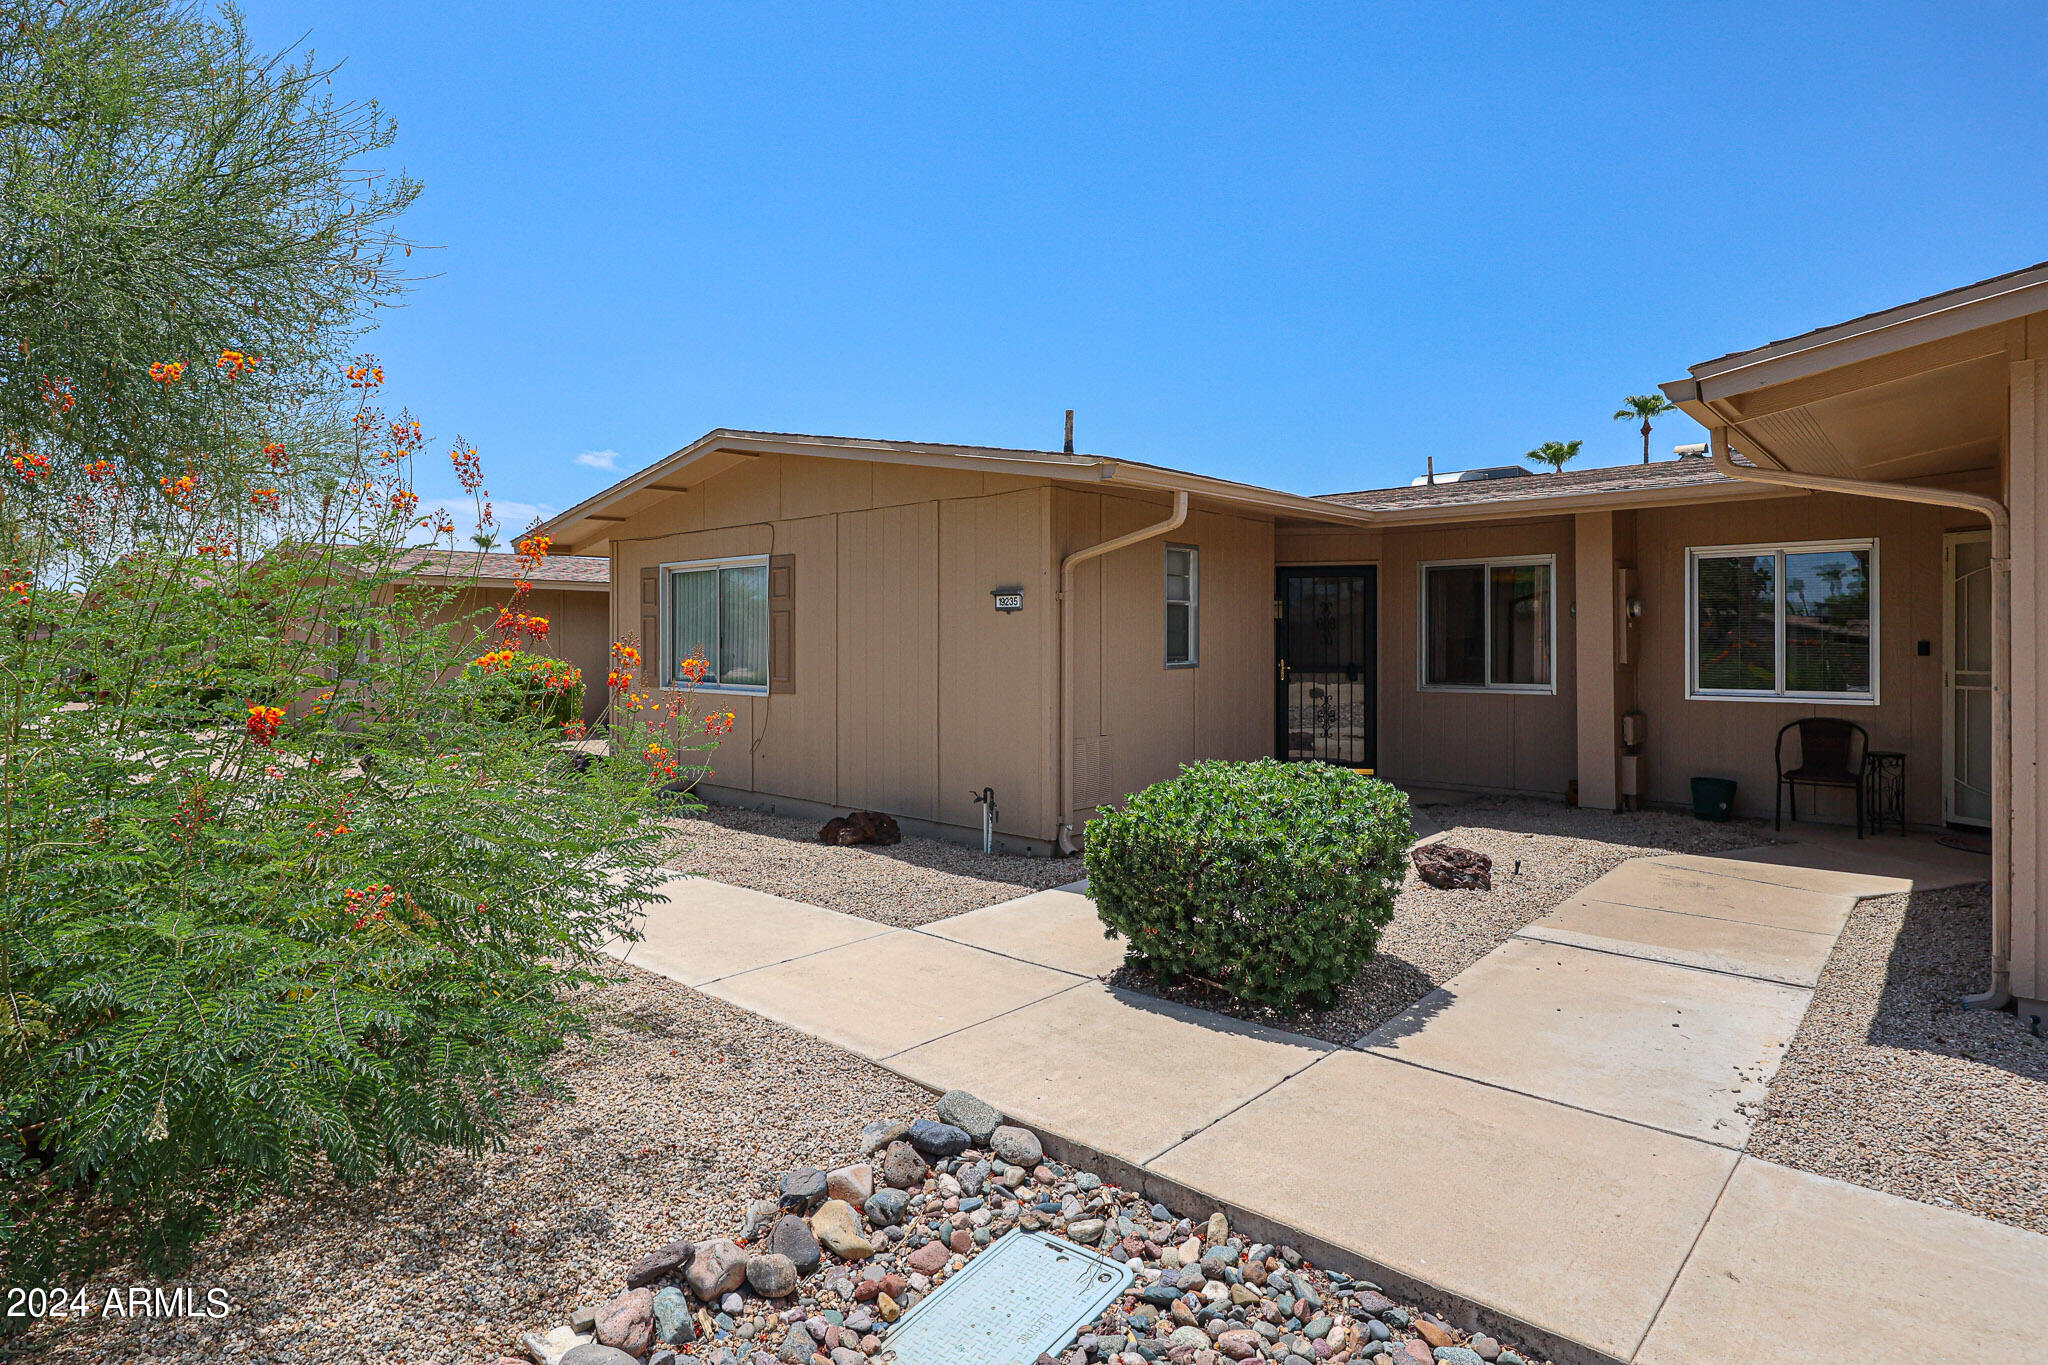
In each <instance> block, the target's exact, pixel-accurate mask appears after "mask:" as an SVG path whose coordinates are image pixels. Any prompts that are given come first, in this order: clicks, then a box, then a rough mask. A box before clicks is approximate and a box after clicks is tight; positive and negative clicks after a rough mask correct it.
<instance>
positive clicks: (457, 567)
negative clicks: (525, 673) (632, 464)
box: [398, 549, 612, 721]
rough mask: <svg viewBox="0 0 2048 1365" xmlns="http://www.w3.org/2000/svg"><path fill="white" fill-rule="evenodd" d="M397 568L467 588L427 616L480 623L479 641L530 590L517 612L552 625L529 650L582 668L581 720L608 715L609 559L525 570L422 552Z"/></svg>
mask: <svg viewBox="0 0 2048 1365" xmlns="http://www.w3.org/2000/svg"><path fill="white" fill-rule="evenodd" d="M398 568H399V570H400V571H401V572H403V573H404V574H405V576H406V579H407V580H409V581H412V582H418V583H423V584H431V585H433V586H435V587H446V586H447V585H448V583H449V582H451V581H454V582H461V583H463V584H464V586H463V588H462V590H461V591H460V592H459V593H457V594H456V595H455V597H454V599H453V600H452V601H451V602H449V603H447V604H446V605H444V606H440V607H437V608H436V609H435V610H434V611H433V613H432V614H431V615H430V616H429V617H428V618H427V619H428V620H429V621H432V622H446V621H475V622H477V623H478V624H477V626H476V633H477V636H478V639H479V641H480V642H481V640H482V639H483V638H484V636H485V635H486V634H487V633H488V631H489V627H490V622H491V619H492V618H493V617H494V616H495V614H496V612H497V610H498V609H499V608H500V607H501V606H503V605H505V604H506V603H507V602H509V601H510V600H511V598H512V593H513V590H514V587H515V585H516V584H517V583H519V582H522V581H524V582H527V583H530V584H532V585H533V586H532V588H531V590H530V591H529V592H528V593H527V595H526V598H525V600H524V605H523V606H522V607H521V608H520V609H521V610H522V611H524V612H525V613H527V614H528V615H530V616H544V617H546V618H547V620H548V633H547V638H546V639H545V640H542V641H537V642H529V643H528V645H527V646H526V647H527V648H528V649H531V650H533V651H535V652H538V653H544V654H551V655H554V656H555V657H557V658H561V659H566V660H568V661H569V662H570V663H572V664H575V665H576V666H577V667H578V668H580V669H582V670H583V682H584V693H583V719H584V720H585V721H595V720H597V718H598V717H599V716H601V715H602V714H603V713H604V706H605V687H604V678H605V673H606V671H607V670H608V669H609V668H610V666H611V662H610V660H611V641H612V635H611V628H612V627H611V561H610V560H608V559H606V558H604V557H602V556H593V555H550V556H548V557H547V558H545V559H543V560H541V561H540V562H539V563H538V564H535V563H531V562H529V563H526V564H524V565H522V564H521V562H520V559H519V556H518V555H509V554H490V553H486V552H481V551H475V550H435V549H421V550H413V551H409V552H407V554H406V556H405V558H404V559H402V560H401V561H400V562H399V564H398Z"/></svg>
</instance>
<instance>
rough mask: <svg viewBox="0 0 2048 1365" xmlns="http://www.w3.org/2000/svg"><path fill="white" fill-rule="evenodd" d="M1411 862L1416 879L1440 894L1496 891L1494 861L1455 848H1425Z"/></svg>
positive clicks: (1415, 852) (1410, 856) (1412, 855)
mask: <svg viewBox="0 0 2048 1365" xmlns="http://www.w3.org/2000/svg"><path fill="white" fill-rule="evenodd" d="M1408 860H1409V861H1410V862H1412V863H1413V864H1414V865H1415V875H1416V876H1417V877H1420V878H1421V879H1422V880H1423V881H1425V882H1427V883H1428V884H1429V885H1431V886H1434V887H1436V888H1437V889H1438V890H1440V891H1467V890H1477V891H1491V890H1493V859H1491V858H1489V857H1487V856H1486V855H1485V854H1484V853H1481V852H1479V851H1478V850H1477V849H1470V848H1459V847H1457V846H1456V845H1454V844H1422V845H1420V846H1419V847H1417V848H1415V849H1413V850H1411V851H1410V852H1409V854H1408Z"/></svg>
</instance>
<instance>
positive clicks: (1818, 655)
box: [1692, 541, 1877, 700]
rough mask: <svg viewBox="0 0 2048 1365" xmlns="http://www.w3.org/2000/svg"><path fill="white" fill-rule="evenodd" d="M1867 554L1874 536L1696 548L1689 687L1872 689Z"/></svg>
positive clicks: (1857, 693)
mask: <svg viewBox="0 0 2048 1365" xmlns="http://www.w3.org/2000/svg"><path fill="white" fill-rule="evenodd" d="M1876 556H1877V544H1876V542H1875V541H1872V542H1869V543H1867V544H1860V545H1849V546H1826V545H1821V546H1797V545H1788V546H1784V547H1767V548H1762V549H1751V548H1747V547H1745V548H1744V549H1742V550H1739V551H1728V552H1723V551H1718V550H1700V551H1695V552H1694V554H1693V559H1692V573H1693V580H1692V590H1693V623H1692V625H1693V686H1694V690H1695V691H1696V692H1703V693H1716V694H1721V695H1727V696H1759V697H1776V696H1808V697H1831V696H1838V697H1847V698H1855V699H1859V700H1860V699H1865V698H1869V697H1872V696H1874V695H1875V688H1874V685H1873V679H1874V677H1875V671H1874V659H1875V652H1874V651H1875V648H1876V630H1875V628H1874V627H1875V620H1876V618H1875V616H1874V615H1873V613H1872V611H1871V582H1872V572H1873V569H1874V566H1875V564H1876Z"/></svg>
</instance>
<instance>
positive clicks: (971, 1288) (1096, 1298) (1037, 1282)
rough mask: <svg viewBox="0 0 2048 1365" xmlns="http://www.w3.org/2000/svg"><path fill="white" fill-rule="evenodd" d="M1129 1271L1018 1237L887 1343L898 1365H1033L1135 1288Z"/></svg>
mask: <svg viewBox="0 0 2048 1365" xmlns="http://www.w3.org/2000/svg"><path fill="white" fill-rule="evenodd" d="M1136 1278H1137V1276H1136V1274H1135V1273H1134V1272H1133V1271H1132V1270H1131V1268H1130V1267H1129V1266H1128V1265H1125V1264H1123V1263H1122V1262H1119V1261H1112V1260H1111V1259H1110V1258H1109V1257H1107V1256H1102V1255H1099V1254H1097V1253H1096V1252H1093V1251H1089V1250H1087V1249H1086V1248H1084V1247H1078V1246H1076V1245H1074V1244H1073V1243H1072V1242H1069V1241H1065V1240H1063V1239H1061V1238H1058V1237H1054V1236H1051V1235H1050V1234H1048V1233H1043V1232H1013V1233H1010V1234H1009V1235H1008V1236H1006V1237H1003V1238H1000V1239H998V1240H997V1242H996V1243H995V1245H993V1246H991V1247H990V1248H989V1249H988V1250H987V1251H984V1252H982V1253H981V1254H980V1255H979V1256H977V1257H975V1258H974V1259H973V1260H971V1261H969V1262H968V1263H967V1268H966V1269H965V1270H963V1271H961V1272H960V1273H959V1274H958V1275H955V1276H954V1277H953V1278H952V1279H950V1280H947V1281H946V1282H945V1283H944V1284H942V1285H940V1286H939V1287H938V1288H937V1289H934V1290H933V1291H932V1292H931V1293H929V1294H927V1295H925V1296H924V1297H923V1298H922V1299H919V1300H918V1301H917V1304H916V1305H915V1306H914V1307H912V1308H911V1310H910V1311H909V1312H908V1313H905V1314H904V1315H903V1317H902V1318H901V1319H900V1320H899V1321H898V1322H897V1323H896V1326H895V1327H894V1328H892V1329H891V1330H890V1332H889V1335H888V1337H887V1338H886V1339H885V1340H884V1341H883V1343H882V1356H881V1359H882V1360H885V1361H894V1362H895V1365H1033V1362H1034V1361H1036V1360H1037V1359H1038V1357H1039V1356H1041V1355H1045V1354H1049V1353H1051V1352H1053V1351H1057V1350H1059V1349H1060V1347H1062V1346H1065V1345H1066V1344H1067V1343H1068V1342H1070V1341H1072V1340H1073V1339H1074V1335H1075V1333H1077V1332H1078V1331H1080V1329H1081V1328H1083V1327H1085V1326H1086V1325H1088V1324H1089V1323H1091V1322H1093V1321H1095V1319H1096V1318H1098V1317H1101V1316H1102V1313H1103V1310H1104V1309H1106V1308H1108V1307H1109V1306H1110V1305H1111V1304H1112V1303H1115V1302H1116V1301H1117V1299H1118V1298H1119V1297H1121V1296H1122V1294H1123V1292H1124V1291H1125V1290H1127V1289H1129V1288H1130V1287H1131V1283H1132V1281H1133V1280H1135V1279H1136Z"/></svg>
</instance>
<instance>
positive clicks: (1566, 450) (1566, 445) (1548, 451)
mask: <svg viewBox="0 0 2048 1365" xmlns="http://www.w3.org/2000/svg"><path fill="white" fill-rule="evenodd" d="M1584 444H1585V442H1584V441H1545V442H1544V443H1543V444H1542V445H1540V446H1537V447H1536V448H1535V449H1534V450H1532V451H1530V452H1529V453H1528V454H1527V455H1524V456H1523V457H1522V458H1523V459H1525V460H1534V461H1535V462H1536V463H1537V464H1547V465H1549V466H1550V472H1551V473H1553V474H1562V473H1564V467H1565V466H1566V465H1568V464H1570V463H1571V462H1572V461H1573V460H1575V459H1577V458H1578V454H1579V447H1580V446H1582V445H1584Z"/></svg>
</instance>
